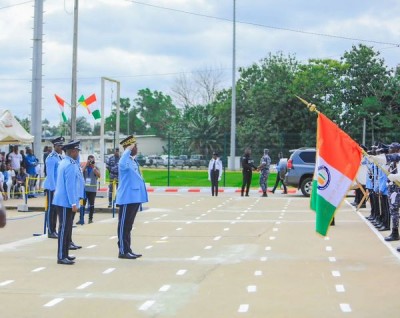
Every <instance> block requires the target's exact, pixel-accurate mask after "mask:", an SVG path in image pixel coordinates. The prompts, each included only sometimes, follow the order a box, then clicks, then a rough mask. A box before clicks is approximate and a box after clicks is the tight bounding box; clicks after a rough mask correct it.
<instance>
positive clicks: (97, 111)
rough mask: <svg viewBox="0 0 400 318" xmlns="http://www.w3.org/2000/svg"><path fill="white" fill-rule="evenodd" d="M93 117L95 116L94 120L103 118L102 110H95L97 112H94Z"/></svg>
mask: <svg viewBox="0 0 400 318" xmlns="http://www.w3.org/2000/svg"><path fill="white" fill-rule="evenodd" d="M92 115H93V117H94V119H99V118H101V114H100V110H98V109H95V110H94V111H93V112H92Z"/></svg>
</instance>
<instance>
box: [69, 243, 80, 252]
mask: <svg viewBox="0 0 400 318" xmlns="http://www.w3.org/2000/svg"><path fill="white" fill-rule="evenodd" d="M68 249H69V250H73V251H75V250H77V249H78V246H76V245H75V244H70V245H69V247H68Z"/></svg>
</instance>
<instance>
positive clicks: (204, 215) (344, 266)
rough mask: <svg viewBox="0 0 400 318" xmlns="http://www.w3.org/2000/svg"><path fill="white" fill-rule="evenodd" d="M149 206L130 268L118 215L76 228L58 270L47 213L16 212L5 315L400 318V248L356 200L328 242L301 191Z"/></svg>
mask: <svg viewBox="0 0 400 318" xmlns="http://www.w3.org/2000/svg"><path fill="white" fill-rule="evenodd" d="M279 192H281V191H279ZM149 196H150V202H149V203H148V204H146V205H145V210H144V211H143V212H141V213H139V214H138V216H137V218H136V222H135V228H134V230H133V232H132V235H133V244H132V245H133V250H134V252H136V253H141V254H143V257H141V258H139V259H136V260H126V259H118V258H117V256H118V250H117V238H116V233H117V217H115V218H113V217H112V214H111V213H109V212H108V213H97V214H95V216H94V223H92V224H85V225H83V226H81V225H78V226H77V227H75V228H74V230H73V241H74V242H75V244H78V245H82V246H83V248H82V249H80V250H77V251H71V252H73V253H71V254H73V255H75V256H76V263H75V265H72V266H66V265H58V264H57V262H56V251H57V240H54V239H49V238H47V236H44V235H40V236H34V235H33V234H41V233H43V218H44V215H43V212H41V211H34V212H17V210H11V209H8V211H7V217H8V219H7V226H6V227H5V228H4V229H0V304H1V307H0V317H1V318H11V317H12V318H14V317H15V318H20V317H21V318H22V317H40V318H46V317H52V318H54V317H57V318H63V317H74V318H76V317H82V318H86V317H97V318H100V317H113V318H118V317H182V318H189V317H190V318H196V317H199V318H200V317H201V318H204V317H206V318H214V317H215V318H225V317H227V318H230V317H261V318H265V317H360V318H361V317H362V318H365V317H374V318H375V317H385V318H390V317H399V316H400V300H399V283H400V258H399V257H400V253H398V252H396V250H395V248H396V247H397V246H398V245H400V242H391V243H386V242H385V241H384V240H383V237H384V236H386V235H388V232H377V231H376V230H375V229H374V228H373V227H371V226H370V225H369V223H368V222H367V221H366V220H365V218H364V216H366V215H368V214H369V213H368V212H369V211H368V210H367V209H362V210H360V211H359V212H358V211H355V209H354V208H353V207H352V206H351V205H350V204H349V202H352V201H353V198H348V199H347V201H348V202H346V201H345V202H344V203H343V204H342V206H341V208H340V210H339V211H338V213H337V215H336V226H334V227H331V229H330V231H329V237H326V238H323V237H320V236H319V235H317V234H316V233H315V231H314V227H315V218H314V212H312V211H311V210H310V209H309V208H308V206H309V199H307V198H304V197H303V196H301V195H300V194H298V193H294V194H289V195H283V194H280V193H279V194H278V193H276V194H270V195H269V197H268V198H262V197H260V194H259V193H258V192H256V191H253V192H252V193H251V195H250V197H240V195H239V194H238V193H235V192H234V191H232V192H224V193H221V194H220V195H219V196H218V197H211V196H210V195H209V194H208V193H206V192H197V193H192V192H188V191H186V192H179V191H177V192H173V193H168V192H161V191H158V192H157V191H155V192H153V193H150V194H149ZM6 203H7V205H10V204H15V202H14V203H13V202H10V201H7V202H6ZM96 203H97V205H98V206H99V207H101V206H103V207H104V205H106V199H102V198H98V199H97V200H96ZM42 204H43V197H41V198H37V199H32V200H30V202H29V205H30V206H37V207H39V206H41V205H42ZM76 220H77V218H76ZM86 221H87V216H86Z"/></svg>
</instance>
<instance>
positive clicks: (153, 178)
mask: <svg viewBox="0 0 400 318" xmlns="http://www.w3.org/2000/svg"><path fill="white" fill-rule="evenodd" d="M140 171H141V172H142V174H143V177H144V179H145V181H146V182H147V183H150V186H154V187H157V186H168V170H167V169H151V168H141V170H140ZM259 178H260V173H259V172H253V178H252V182H251V186H252V187H259ZM275 180H276V173H271V174H270V175H269V178H268V187H273V186H274V184H275ZM210 185H211V183H210V181H208V174H207V170H175V169H171V170H170V174H169V186H170V187H182V186H183V187H208V186H210ZM219 186H220V187H234V188H240V187H241V186H242V172H241V171H226V172H225V183H224V174H222V178H221V181H220V182H219Z"/></svg>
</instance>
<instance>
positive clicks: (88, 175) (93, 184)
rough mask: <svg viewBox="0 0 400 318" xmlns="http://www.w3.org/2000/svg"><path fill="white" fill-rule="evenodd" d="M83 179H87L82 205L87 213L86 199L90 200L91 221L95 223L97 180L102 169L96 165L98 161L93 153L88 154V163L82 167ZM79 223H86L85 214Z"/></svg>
mask: <svg viewBox="0 0 400 318" xmlns="http://www.w3.org/2000/svg"><path fill="white" fill-rule="evenodd" d="M82 173H83V179H84V180H85V197H84V198H83V204H82V207H81V214H82V210H83V213H85V207H86V201H88V202H89V223H93V213H94V201H95V199H96V193H97V180H98V179H99V178H100V170H99V168H98V167H96V161H95V159H94V156H93V155H89V156H88V160H87V162H86V165H85V166H84V167H83V169H82ZM78 223H79V224H84V223H85V222H84V218H83V215H81V218H80V220H79V222H78Z"/></svg>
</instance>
